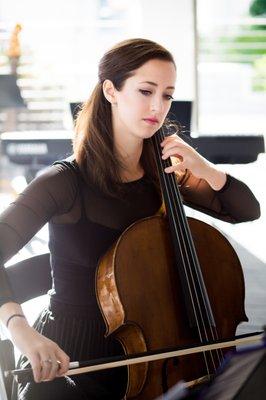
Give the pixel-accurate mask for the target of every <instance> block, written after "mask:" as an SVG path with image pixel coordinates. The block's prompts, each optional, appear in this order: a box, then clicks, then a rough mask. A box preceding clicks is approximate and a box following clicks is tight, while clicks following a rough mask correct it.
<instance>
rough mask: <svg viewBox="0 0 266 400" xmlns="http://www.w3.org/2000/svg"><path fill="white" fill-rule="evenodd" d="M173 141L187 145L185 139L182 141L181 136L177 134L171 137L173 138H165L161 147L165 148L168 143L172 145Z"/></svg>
mask: <svg viewBox="0 0 266 400" xmlns="http://www.w3.org/2000/svg"><path fill="white" fill-rule="evenodd" d="M173 140H176V141H178V142H179V143H186V142H185V141H184V140H183V139H181V137H180V136H178V135H177V134H176V133H175V134H173V135H171V136H167V137H165V138H164V140H163V141H162V142H161V146H162V147H164V146H165V145H166V144H167V143H171V142H172V141H173Z"/></svg>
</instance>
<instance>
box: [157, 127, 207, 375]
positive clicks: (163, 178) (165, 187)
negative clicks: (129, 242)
mask: <svg viewBox="0 0 266 400" xmlns="http://www.w3.org/2000/svg"><path fill="white" fill-rule="evenodd" d="M158 136H159V137H160V139H162V135H161V131H160V132H159V133H158ZM155 143H156V146H155V151H156V153H157V159H158V163H159V164H160V168H161V169H160V170H161V171H162V174H161V175H160V176H161V179H162V181H163V183H164V189H165V192H166V193H165V195H166V197H167V198H168V200H169V201H168V203H169V206H170V209H169V212H170V213H171V214H172V221H173V224H174V229H175V232H176V239H177V242H178V243H179V249H180V253H181V257H182V262H183V265H184V266H185V264H186V262H185V259H184V257H185V254H184V251H183V249H182V247H183V246H182V245H181V242H180V239H182V236H183V234H182V233H181V234H180V235H178V233H177V226H176V219H175V218H174V209H173V207H171V201H170V193H169V185H167V182H166V175H167V174H164V173H163V163H162V160H161V149H160V148H159V146H160V145H159V143H158V140H157V138H156V141H155ZM170 190H171V189H170ZM166 200H167V199H166ZM174 205H175V207H176V206H177V205H176V204H174ZM183 272H184V274H185V276H186V282H187V287H188V291H189V295H190V300H191V304H192V309H193V311H194V318H195V321H196V326H197V329H198V334H199V337H200V340H201V341H203V337H202V334H203V333H202V331H201V328H200V325H201V324H200V322H199V320H198V313H197V312H196V305H195V300H194V298H193V294H192V288H191V283H190V281H189V278H188V269H187V268H184V271H183ZM196 303H198V310H199V314H200V317H201V322H202V325H203V327H204V334H205V338H207V340H208V334H207V331H206V328H205V322H204V319H203V316H202V313H201V309H200V305H199V299H198V298H197V297H196ZM204 358H205V365H206V368H207V371H208V374H209V375H210V368H209V365H208V361H207V358H206V355H205V354H204ZM212 361H213V360H212ZM213 364H214V362H213ZM214 367H215V365H214Z"/></svg>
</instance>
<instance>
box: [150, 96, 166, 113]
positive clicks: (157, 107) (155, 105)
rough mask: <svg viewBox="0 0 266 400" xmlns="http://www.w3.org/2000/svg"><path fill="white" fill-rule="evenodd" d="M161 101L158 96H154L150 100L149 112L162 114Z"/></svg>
mask: <svg viewBox="0 0 266 400" xmlns="http://www.w3.org/2000/svg"><path fill="white" fill-rule="evenodd" d="M163 107H164V105H163V100H162V98H161V97H159V96H154V97H153V98H152V102H151V111H153V112H156V113H162V112H163Z"/></svg>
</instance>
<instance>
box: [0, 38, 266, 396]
mask: <svg viewBox="0 0 266 400" xmlns="http://www.w3.org/2000/svg"><path fill="white" fill-rule="evenodd" d="M175 79H176V66H175V63H174V60H173V57H172V55H171V54H170V53H169V52H168V51H167V50H166V49H165V48H163V47H162V46H160V45H158V44H157V43H154V42H152V41H149V40H145V39H132V40H127V41H124V42H121V43H119V44H117V45H116V46H115V47H113V48H112V49H111V50H110V51H108V52H107V53H106V54H105V55H104V56H103V58H102V60H101V61H100V65H99V82H98V84H97V85H96V88H95V89H94V91H93V93H92V95H91V97H90V99H89V101H88V102H87V103H85V104H84V106H83V108H82V110H81V112H80V114H79V117H78V119H77V124H76V136H75V140H74V156H73V157H72V158H70V159H68V160H65V161H62V162H57V163H55V164H54V165H53V166H51V167H50V168H49V169H48V170H47V171H46V172H45V173H43V174H42V175H41V176H39V177H38V178H36V179H35V180H34V181H33V182H32V183H31V184H30V185H29V186H28V188H27V189H26V190H25V191H24V192H23V193H22V194H21V195H20V196H19V197H18V199H17V200H16V201H15V202H14V203H13V204H11V205H10V206H9V208H8V209H7V210H6V211H5V212H4V213H3V215H2V217H1V220H0V222H1V224H0V226H1V233H0V239H1V241H0V243H1V249H0V252H1V255H2V263H4V262H5V261H6V260H7V259H8V258H9V257H10V256H12V255H13V254H15V253H16V252H17V251H18V250H19V249H20V248H21V247H22V246H23V245H24V244H25V243H26V242H27V241H28V240H29V239H30V238H31V237H32V236H33V235H34V234H35V233H36V232H37V231H38V230H39V229H40V228H41V226H43V225H44V224H45V223H46V222H49V233H50V239H49V247H50V252H51V268H52V276H53V287H52V289H51V290H50V292H49V294H50V305H49V307H48V309H45V310H44V311H43V312H42V314H41V315H40V317H39V318H38V320H37V321H36V323H35V326H34V328H33V327H30V326H29V325H28V323H27V321H26V319H25V318H24V316H23V312H22V309H21V307H20V305H19V304H17V303H16V297H15V294H13V293H12V291H11V289H10V287H9V283H8V280H7V277H6V275H5V270H4V268H2V269H1V282H2V283H1V308H0V317H1V320H2V321H3V323H4V324H5V325H8V329H9V331H10V334H11V337H12V340H13V342H14V344H15V345H16V346H17V347H18V348H19V349H20V351H21V352H22V354H23V355H24V356H23V357H22V359H21V360H20V367H25V366H27V365H28V363H29V362H30V364H31V365H32V368H33V371H34V379H35V382H32V383H28V384H24V385H20V387H19V399H24V400H26V399H27V400H29V399H38V400H41V399H47V398H49V399H50V400H51V399H57V400H59V399H64V400H65V399H77V398H78V399H107V398H108V399H120V398H121V397H122V393H123V391H124V388H125V384H126V374H125V371H124V369H121V370H116V369H115V370H113V371H107V372H98V373H93V374H86V375H80V376H77V377H74V378H73V379H69V378H66V377H63V375H64V374H65V373H66V371H67V370H68V365H69V359H71V360H73V361H74V360H88V359H90V358H99V357H103V356H111V355H114V354H119V353H120V352H121V348H120V346H119V344H118V343H116V342H115V340H114V339H112V338H108V339H105V338H104V332H105V328H104V323H103V320H102V317H101V314H100V312H99V310H98V306H97V302H96V298H95V292H94V275H95V269H96V266H97V263H98V260H99V258H100V257H101V256H102V255H104V254H105V252H106V251H107V249H108V248H109V247H110V246H111V245H112V244H113V243H114V241H115V240H116V239H117V238H118V237H119V236H120V234H121V233H122V232H123V230H124V229H125V228H126V227H127V226H129V225H130V224H131V223H132V222H134V221H136V220H138V219H141V218H144V217H147V216H150V215H154V214H155V213H156V212H158V210H159V209H160V207H161V205H162V199H161V195H160V192H159V189H158V176H157V172H156V166H155V163H154V158H153V152H152V147H151V141H150V140H149V139H150V138H151V137H152V136H153V134H154V133H155V132H156V131H157V130H158V129H159V128H160V127H161V126H162V125H163V124H164V121H165V118H166V115H167V113H168V111H169V109H170V105H171V100H172V98H173V92H174V88H175ZM161 145H162V158H163V159H166V158H168V157H172V158H173V160H175V162H174V163H173V164H174V166H173V167H170V168H168V169H167V170H166V171H165V172H166V173H171V172H173V171H175V172H176V173H177V175H178V177H179V178H178V179H179V183H180V189H181V192H182V194H183V197H184V201H185V203H186V204H188V205H190V206H192V207H194V208H196V209H198V210H201V211H204V212H206V213H208V214H210V215H212V216H215V217H217V218H220V219H222V220H225V221H229V222H242V221H248V220H253V219H256V218H258V217H259V213H260V211H259V204H258V202H257V200H256V199H255V197H254V196H253V194H252V192H251V191H250V190H249V188H248V187H247V186H246V185H245V184H244V183H242V182H240V181H239V180H237V179H235V178H233V177H230V176H229V175H226V174H225V173H224V172H222V171H220V170H219V169H218V168H217V167H216V166H215V165H213V164H211V163H209V162H208V161H207V160H205V159H204V158H203V157H201V156H200V155H199V154H198V153H197V152H196V151H195V150H194V149H193V148H191V147H190V146H189V145H187V144H186V143H185V142H183V141H182V140H181V139H180V138H179V137H178V136H177V135H172V136H171V137H168V138H166V139H164V140H163V142H162V143H161ZM239 199H241V201H240V202H239ZM59 376H60V377H61V378H60V379H55V380H54V378H55V377H59ZM47 380H49V381H50V382H43V381H47ZM38 382H41V383H38Z"/></svg>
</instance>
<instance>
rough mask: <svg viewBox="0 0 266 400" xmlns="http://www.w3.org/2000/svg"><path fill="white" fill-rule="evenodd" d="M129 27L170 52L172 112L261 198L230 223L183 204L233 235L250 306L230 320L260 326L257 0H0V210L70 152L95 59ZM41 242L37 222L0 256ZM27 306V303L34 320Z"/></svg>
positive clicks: (264, 13)
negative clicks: (249, 213)
mask: <svg viewBox="0 0 266 400" xmlns="http://www.w3.org/2000/svg"><path fill="white" fill-rule="evenodd" d="M130 37H145V38H149V39H152V40H155V41H158V42H159V43H161V44H162V45H164V46H166V47H167V48H168V49H169V50H170V51H171V52H172V53H173V55H174V57H175V60H176V64H177V69H178V79H177V85H176V92H175V101H174V103H173V108H172V110H171V113H172V117H173V118H176V119H177V120H180V121H181V122H182V124H183V126H185V128H184V130H185V131H186V132H185V135H186V138H187V140H188V141H189V142H190V143H191V144H192V145H194V146H195V147H196V148H197V149H198V150H199V152H201V153H202V154H203V155H204V156H205V157H207V158H208V159H209V160H211V161H213V162H215V163H217V164H219V165H220V166H221V168H223V169H224V170H226V171H228V172H229V173H231V174H232V175H235V176H236V177H239V178H240V179H242V180H243V181H244V182H246V183H247V184H248V185H249V186H250V187H251V189H252V190H253V191H254V193H255V195H256V196H257V198H258V199H259V201H260V203H261V208H262V216H261V218H260V219H259V220H257V221H254V222H248V223H242V224H240V225H230V224H227V223H223V222H221V221H217V220H214V219H212V218H210V217H206V216H203V215H199V213H196V212H192V211H191V210H187V213H188V215H193V216H197V217H199V218H201V219H204V220H207V221H208V222H209V223H211V224H212V225H214V226H216V227H217V228H218V229H220V230H221V231H222V232H223V233H224V234H225V235H226V236H227V237H228V239H229V240H230V241H231V242H232V243H233V245H234V246H235V249H236V251H237V252H238V254H239V257H240V259H241V261H242V264H243V269H244V274H245V277H246V309H247V314H248V316H249V322H248V323H245V324H242V325H241V327H240V331H242V332H244V331H250V330H254V329H260V328H261V327H262V325H263V324H265V323H266V318H265V315H266V312H265V311H266V294H265V287H266V272H265V260H266V251H265V209H266V195H265V193H266V191H265V188H264V186H265V170H266V169H265V167H266V161H265V160H266V159H265V145H264V140H265V132H266V112H265V111H266V1H265V0H253V1H251V0H241V1H234V2H232V1H230V0H197V1H196V0H178V1H176V0H164V1H163V2H162V1H160V0H153V1H152V2H151V1H149V0H134V1H132V0H131V1H130V0H69V1H63V0H57V1H51V0H46V1H45V2H36V1H33V0H0V145H1V161H0V210H3V209H4V208H5V207H6V206H7V205H8V204H9V203H10V202H11V201H12V199H14V198H15V196H16V195H17V194H18V193H19V192H20V191H21V190H23V188H24V187H25V186H26V185H27V183H28V182H30V181H31V179H33V178H34V176H35V175H36V174H38V173H41V171H42V170H43V168H46V167H47V166H48V165H49V164H51V163H52V162H53V161H55V160H56V159H59V158H63V157H65V156H66V155H69V154H71V137H72V133H73V115H74V113H75V109H76V107H77V105H78V104H79V103H80V102H82V101H84V100H85V99H87V98H88V97H89V95H90V93H91V91H92V89H93V87H94V86H95V84H96V82H97V65H98V62H99V59H100V58H101V56H102V55H103V53H104V52H105V51H106V50H107V49H108V48H109V47H110V46H112V45H113V44H115V43H116V42H118V41H120V40H123V39H126V38H130ZM240 201H241V199H240ZM46 251H47V227H44V228H43V229H42V230H41V231H40V232H39V233H38V234H37V235H36V237H35V238H34V239H33V240H31V241H30V243H28V244H27V246H25V248H24V249H22V250H21V252H20V253H19V254H18V255H16V256H15V257H13V258H12V259H11V260H10V261H9V263H8V264H7V267H8V265H9V264H12V263H14V262H17V261H19V260H21V259H23V258H26V257H29V256H32V255H35V254H40V253H45V252H46ZM42 301H44V302H45V301H46V298H45V297H44V298H42V299H40V300H39V303H38V304H40V303H41V302H42ZM35 305H36V301H34V303H31V304H30V305H26V308H27V307H29V310H31V311H30V312H29V318H30V319H32V320H33V319H34V318H35V315H36V314H35V311H34V310H35ZM32 307H33V308H32ZM32 310H33V312H32Z"/></svg>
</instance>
